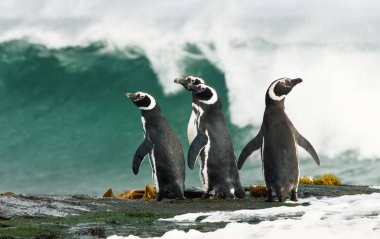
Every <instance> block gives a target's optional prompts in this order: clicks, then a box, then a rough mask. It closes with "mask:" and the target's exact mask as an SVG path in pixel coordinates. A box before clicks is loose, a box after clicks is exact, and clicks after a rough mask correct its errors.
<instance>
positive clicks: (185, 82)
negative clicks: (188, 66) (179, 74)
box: [174, 78, 187, 87]
mask: <svg viewBox="0 0 380 239" xmlns="http://www.w3.org/2000/svg"><path fill="white" fill-rule="evenodd" d="M174 83H177V84H181V85H183V86H185V87H186V86H187V81H186V80H185V79H183V78H175V79H174Z"/></svg>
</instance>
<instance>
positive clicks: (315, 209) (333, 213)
mask: <svg viewBox="0 0 380 239" xmlns="http://www.w3.org/2000/svg"><path fill="white" fill-rule="evenodd" d="M305 201H309V202H310V205H309V206H297V207H275V208H268V209H262V210H239V211H233V212H212V213H204V214H202V213H189V214H184V215H180V216H176V217H174V218H172V219H165V220H166V221H170V220H172V221H173V222H176V223H182V222H195V221H196V219H197V218H198V217H200V216H202V217H205V219H203V220H201V222H200V223H209V222H221V221H223V222H230V223H229V224H227V225H226V227H225V228H222V229H219V230H216V231H214V232H205V233H204V232H200V231H197V230H193V229H192V230H189V231H188V232H184V231H181V230H172V231H169V232H167V233H165V234H164V235H163V236H162V237H155V238H165V239H171V238H182V239H192V238H203V239H208V238H259V239H264V238H265V239H266V238H268V239H269V238H283V239H287V238H301V237H307V238H308V239H314V238H315V239H320V238H334V239H340V238H342V239H351V238H352V239H356V238H370V239H372V238H373V239H375V238H376V239H377V238H379V235H380V193H373V194H370V195H353V196H342V197H337V198H323V199H315V198H312V199H308V200H302V201H301V202H305ZM292 215H293V216H297V217H292ZM257 217H260V218H262V219H263V221H262V222H260V223H258V224H248V223H245V222H243V223H241V222H239V221H245V220H247V219H249V218H257ZM274 217H277V219H275V220H273V218H274ZM265 218H267V219H269V218H270V219H271V220H265ZM109 238H112V239H122V238H129V239H132V238H134V239H136V238H140V237H137V236H133V235H131V236H128V237H119V236H111V237H109Z"/></svg>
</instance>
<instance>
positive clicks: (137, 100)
mask: <svg viewBox="0 0 380 239" xmlns="http://www.w3.org/2000/svg"><path fill="white" fill-rule="evenodd" d="M125 95H126V96H127V97H128V98H129V99H130V100H132V102H133V104H135V105H136V106H137V107H139V108H140V109H141V110H151V109H153V108H154V107H155V106H156V100H155V99H154V97H153V96H151V95H149V94H147V93H144V92H140V91H138V92H136V93H126V94H125Z"/></svg>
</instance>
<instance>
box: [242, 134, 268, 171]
mask: <svg viewBox="0 0 380 239" xmlns="http://www.w3.org/2000/svg"><path fill="white" fill-rule="evenodd" d="M262 145H263V136H262V134H261V129H260V131H259V133H258V134H257V135H256V137H255V138H253V139H252V140H251V141H249V143H248V144H247V145H246V146H245V147H244V149H243V151H241V153H240V156H239V159H238V169H239V170H240V169H241V167H243V164H244V163H245V161H246V160H247V158H248V157H249V156H250V155H251V154H252V153H253V152H255V151H256V150H258V149H259V148H260V147H261V146H262Z"/></svg>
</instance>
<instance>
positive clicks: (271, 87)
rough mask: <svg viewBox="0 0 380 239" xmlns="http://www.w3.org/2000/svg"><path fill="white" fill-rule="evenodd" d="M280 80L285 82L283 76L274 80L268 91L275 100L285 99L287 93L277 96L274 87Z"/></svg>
mask: <svg viewBox="0 0 380 239" xmlns="http://www.w3.org/2000/svg"><path fill="white" fill-rule="evenodd" d="M278 82H285V79H283V78H282V79H279V80H277V81H275V82H273V83H272V85H271V86H270V87H269V91H268V94H269V97H270V98H271V99H272V100H275V101H281V100H283V99H285V97H286V95H281V96H277V95H276V93H274V88H275V87H276V85H277V83H278Z"/></svg>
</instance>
